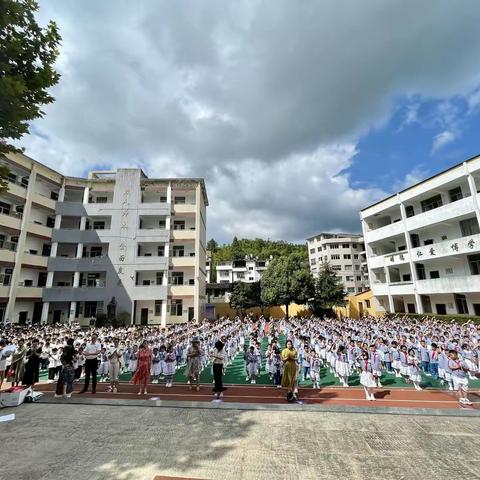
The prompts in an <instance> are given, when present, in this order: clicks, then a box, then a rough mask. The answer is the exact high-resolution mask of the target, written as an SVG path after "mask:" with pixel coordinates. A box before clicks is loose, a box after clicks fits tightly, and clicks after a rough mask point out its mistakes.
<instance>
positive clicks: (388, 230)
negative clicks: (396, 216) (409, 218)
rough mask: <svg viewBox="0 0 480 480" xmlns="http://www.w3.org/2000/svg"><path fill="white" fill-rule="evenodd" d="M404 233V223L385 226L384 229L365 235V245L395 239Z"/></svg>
mask: <svg viewBox="0 0 480 480" xmlns="http://www.w3.org/2000/svg"><path fill="white" fill-rule="evenodd" d="M402 233H404V229H403V222H402V221H398V222H394V223H390V224H389V225H385V226H384V227H380V228H377V229H375V230H370V231H369V232H366V233H365V243H371V242H376V241H378V240H382V239H384V238H389V237H394V236H396V235H400V234H402Z"/></svg>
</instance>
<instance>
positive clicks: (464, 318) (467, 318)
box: [385, 313, 480, 323]
mask: <svg viewBox="0 0 480 480" xmlns="http://www.w3.org/2000/svg"><path fill="white" fill-rule="evenodd" d="M385 316H386V317H388V318H392V317H405V316H406V317H408V318H412V319H417V320H422V319H423V318H425V317H435V318H436V319H438V320H443V321H445V322H451V321H452V320H454V321H455V322H457V323H465V322H473V323H480V317H477V316H475V315H460V314H451V315H437V314H436V313H387V314H386V315H385Z"/></svg>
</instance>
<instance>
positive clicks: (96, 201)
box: [94, 197, 108, 203]
mask: <svg viewBox="0 0 480 480" xmlns="http://www.w3.org/2000/svg"><path fill="white" fill-rule="evenodd" d="M107 200H108V198H107V197H96V198H95V201H94V203H107Z"/></svg>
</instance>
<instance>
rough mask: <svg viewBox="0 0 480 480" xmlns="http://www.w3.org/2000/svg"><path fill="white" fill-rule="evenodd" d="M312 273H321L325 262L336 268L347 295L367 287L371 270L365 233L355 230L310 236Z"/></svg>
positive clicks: (308, 240)
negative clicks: (354, 231) (357, 232)
mask: <svg viewBox="0 0 480 480" xmlns="http://www.w3.org/2000/svg"><path fill="white" fill-rule="evenodd" d="M307 248H308V258H309V262H310V271H311V273H312V275H314V276H315V275H318V273H319V272H320V270H321V268H322V264H323V263H328V264H329V265H330V266H331V268H332V269H333V270H334V271H335V272H336V274H337V276H338V277H339V279H340V281H341V283H342V284H343V286H344V288H345V291H346V292H347V293H348V295H355V294H357V293H360V292H364V291H365V290H368V274H367V272H366V258H365V252H364V245H363V237H362V236H361V235H356V234H353V233H319V234H318V235H315V236H314V237H310V238H307Z"/></svg>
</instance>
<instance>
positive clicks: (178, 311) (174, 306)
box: [170, 299, 183, 317]
mask: <svg viewBox="0 0 480 480" xmlns="http://www.w3.org/2000/svg"><path fill="white" fill-rule="evenodd" d="M182 310H183V300H181V299H180V300H172V303H171V304H170V315H172V316H176V317H181V316H182Z"/></svg>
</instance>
